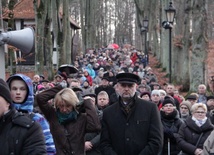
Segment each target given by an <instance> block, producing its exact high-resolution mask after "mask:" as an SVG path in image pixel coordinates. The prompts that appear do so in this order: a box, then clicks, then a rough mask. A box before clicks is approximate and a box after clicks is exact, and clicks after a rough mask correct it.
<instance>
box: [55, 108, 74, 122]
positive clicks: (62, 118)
mask: <svg viewBox="0 0 214 155" xmlns="http://www.w3.org/2000/svg"><path fill="white" fill-rule="evenodd" d="M56 115H57V118H58V121H59V123H60V124H63V125H64V124H66V123H68V122H69V121H74V120H76V119H77V116H78V113H77V111H76V110H74V111H72V112H70V113H68V114H64V113H61V112H60V111H59V110H57V111H56Z"/></svg>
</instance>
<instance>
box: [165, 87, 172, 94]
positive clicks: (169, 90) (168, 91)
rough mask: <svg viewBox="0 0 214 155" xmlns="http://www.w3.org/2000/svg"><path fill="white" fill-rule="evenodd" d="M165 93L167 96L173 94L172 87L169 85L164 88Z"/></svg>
mask: <svg viewBox="0 0 214 155" xmlns="http://www.w3.org/2000/svg"><path fill="white" fill-rule="evenodd" d="M166 92H167V93H168V94H172V93H174V87H173V86H171V85H168V86H167V88H166Z"/></svg>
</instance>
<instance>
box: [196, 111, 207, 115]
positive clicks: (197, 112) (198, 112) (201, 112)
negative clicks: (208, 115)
mask: <svg viewBox="0 0 214 155" xmlns="http://www.w3.org/2000/svg"><path fill="white" fill-rule="evenodd" d="M195 113H196V114H205V112H204V111H196V112H195Z"/></svg>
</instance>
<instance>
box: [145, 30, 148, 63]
mask: <svg viewBox="0 0 214 155" xmlns="http://www.w3.org/2000/svg"><path fill="white" fill-rule="evenodd" d="M146 40H147V30H145V55H146V66H147V65H148V53H147V47H146Z"/></svg>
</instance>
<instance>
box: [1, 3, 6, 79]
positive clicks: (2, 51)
mask: <svg viewBox="0 0 214 155" xmlns="http://www.w3.org/2000/svg"><path fill="white" fill-rule="evenodd" d="M3 29H4V26H3V16H2V1H1V0H0V78H2V79H4V80H5V55H4V43H3V42H2V41H1V39H2V38H1V33H2V32H3Z"/></svg>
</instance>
